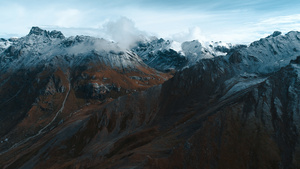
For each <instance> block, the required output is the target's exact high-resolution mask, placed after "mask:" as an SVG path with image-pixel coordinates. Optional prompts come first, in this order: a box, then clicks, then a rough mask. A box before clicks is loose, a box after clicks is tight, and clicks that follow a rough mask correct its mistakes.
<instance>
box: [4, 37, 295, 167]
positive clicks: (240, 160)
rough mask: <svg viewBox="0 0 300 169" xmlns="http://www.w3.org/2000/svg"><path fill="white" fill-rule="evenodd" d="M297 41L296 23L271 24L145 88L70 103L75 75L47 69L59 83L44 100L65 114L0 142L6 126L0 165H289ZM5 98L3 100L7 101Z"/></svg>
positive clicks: (292, 160) (291, 162)
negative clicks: (279, 28)
mask: <svg viewBox="0 0 300 169" xmlns="http://www.w3.org/2000/svg"><path fill="white" fill-rule="evenodd" d="M164 43H166V42H164ZM191 43H192V44H194V43H197V42H196V41H194V42H191ZM150 46H151V45H150ZM183 46H184V45H183ZM145 49H146V50H148V49H149V47H148V48H145ZM189 50H191V53H194V52H195V51H193V50H192V49H189ZM299 50H300V33H299V32H289V33H288V34H286V35H280V33H278V32H275V33H274V34H273V35H271V36H269V37H267V38H263V39H261V40H259V41H256V42H253V43H252V44H251V45H249V46H235V47H232V48H231V49H229V50H228V51H227V49H226V51H224V52H226V53H227V54H226V55H225V56H224V55H220V56H218V57H212V58H205V59H199V60H198V61H197V63H195V64H193V65H189V66H188V68H185V69H183V70H181V71H178V72H176V74H175V75H174V77H172V78H171V79H169V80H167V81H166V82H164V83H163V84H160V85H157V86H154V87H152V88H149V89H147V90H145V91H140V92H135V93H130V94H127V95H124V96H121V97H116V98H117V99H114V100H113V99H110V100H106V101H105V102H104V101H103V102H99V101H95V100H99V98H97V99H94V102H90V104H85V105H83V106H77V107H76V106H75V105H80V100H79V99H78V96H77V97H75V96H76V90H75V88H74V87H73V86H76V85H75V84H76V83H75V82H72V81H73V80H70V81H71V83H69V84H71V85H68V79H69V78H68V77H69V76H71V75H72V76H71V77H73V78H74V77H76V76H73V74H74V73H73V74H72V73H70V74H68V73H67V74H66V75H67V76H66V77H67V78H65V80H61V81H58V80H55V77H59V76H62V75H65V74H56V76H54V78H52V82H51V84H53V85H54V86H55V85H56V84H59V83H61V84H64V85H63V86H66V87H65V89H63V88H57V87H56V88H55V89H59V90H58V91H57V92H56V93H59V91H60V92H61V93H60V95H59V94H56V95H54V96H55V97H54V96H52V97H51V98H53V99H52V100H53V101H52V102H51V104H52V105H54V106H55V105H56V106H57V108H56V111H57V112H58V113H59V115H58V116H60V114H64V115H65V116H64V117H66V116H68V118H62V119H63V121H60V122H59V121H58V123H57V124H58V125H55V126H54V125H53V127H52V128H51V129H49V130H47V129H48V128H47V127H49V128H50V127H51V125H49V126H46V128H45V127H44V128H43V129H41V130H36V131H37V132H36V133H38V134H36V135H33V136H32V135H31V136H30V135H29V136H24V138H23V141H22V139H21V141H20V142H18V143H17V144H14V145H11V144H9V143H8V142H9V141H10V138H15V137H17V136H16V135H12V134H11V135H9V136H10V137H9V139H7V140H5V139H4V140H3V143H2V145H1V146H2V147H1V148H2V151H1V153H0V167H1V168H233V169H234V168H237V169H241V168H280V169H281V168H284V169H288V168H299V167H300V163H299V161H300V145H299V139H300V138H299V136H300V133H299V131H300V128H299V126H300V109H299V107H300V99H299V98H300V78H299V76H300V74H299V73H300V56H299V55H300V54H299ZM146 53H147V52H146ZM154 53H155V52H154ZM157 53H158V52H157ZM137 56H138V55H137ZM147 56H148V55H145V56H144V57H143V56H141V58H142V59H143V60H144V59H145V58H146V57H147ZM168 56H170V55H167V56H166V57H167V58H166V57H163V55H160V56H159V57H161V58H162V59H156V62H158V64H157V65H161V66H162V65H164V64H165V65H167V64H166V63H168V62H162V60H166V61H167V60H169V63H170V66H169V67H168V68H170V67H172V66H174V62H175V60H176V59H174V58H173V57H170V58H168ZM185 56H186V55H185ZM157 57H158V55H157V56H156V58H157ZM159 57H158V58H159ZM174 57H175V55H174ZM176 57H177V55H176ZM154 61H155V59H154V60H153V62H154ZM172 61H174V62H172ZM140 63H141V64H143V63H142V61H141V62H140ZM177 63H178V62H177ZM148 64H149V63H148ZM162 68H166V66H162ZM172 68H176V67H172ZM182 68H183V67H182ZM71 70H72V69H70V70H69V72H72V71H71ZM147 70H150V68H149V69H147ZM164 70H166V69H164ZM61 72H63V71H61ZM75 72H76V71H75ZM75 74H76V73H75ZM159 75H160V76H162V75H165V74H162V73H160V74H159ZM44 76H48V75H47V74H46V75H44ZM61 79H63V78H61ZM31 80H32V79H28V81H31ZM33 81H34V80H33ZM41 83H42V82H41ZM157 84H158V82H157ZM16 85H17V84H16ZM58 86H60V85H58ZM51 89H52V88H49V90H48V91H53V90H51ZM2 91H3V90H2ZM2 91H1V92H2ZM30 91H32V92H33V91H34V90H33V89H31V90H30ZM72 93H73V94H72ZM20 94H21V92H20ZM14 98H15V97H13V99H11V101H10V100H9V102H12V101H14V103H15V105H17V104H16V103H17V102H20V100H16V99H14ZM57 98H62V99H58V102H57V103H56V102H55V101H56V100H55V99H57ZM74 98H76V99H74ZM48 99H49V97H48ZM74 100H75V101H74ZM100 100H101V99H100ZM76 101H77V102H76ZM43 103H47V102H45V100H44V101H43ZM74 103H76V104H74ZM68 106H69V107H72V108H68V109H67V107H68ZM3 107H4V106H3ZM20 107H22V106H20ZM40 107H41V106H40ZM46 107H47V106H46ZM36 108H37V107H36ZM59 108H60V109H59ZM12 110H14V109H13V108H12V106H11V109H10V111H7V112H13V111H12ZM56 111H54V112H56ZM32 112H33V111H32ZM32 112H31V113H28V114H27V115H26V116H27V117H28V116H29V115H30V116H34V113H32ZM41 115H44V114H43V113H41ZM41 115H40V116H37V117H41ZM44 116H45V115H44ZM32 121H35V119H32ZM38 121H41V120H40V119H39V120H38ZM22 124H23V126H26V125H25V122H23V123H22ZM42 124H43V123H42ZM39 133H40V134H39ZM6 136H8V135H6ZM26 138H27V139H28V138H29V139H28V140H26ZM24 139H25V140H24ZM4 144H5V146H6V147H10V148H8V149H7V148H5V147H4V146H3V145H4Z"/></svg>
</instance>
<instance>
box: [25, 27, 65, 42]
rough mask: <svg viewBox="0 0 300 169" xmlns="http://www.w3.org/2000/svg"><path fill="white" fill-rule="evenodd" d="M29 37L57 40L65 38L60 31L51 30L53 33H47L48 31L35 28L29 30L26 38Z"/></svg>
mask: <svg viewBox="0 0 300 169" xmlns="http://www.w3.org/2000/svg"><path fill="white" fill-rule="evenodd" d="M30 35H36V36H45V37H48V38H59V39H64V38H65V36H64V35H63V34H62V33H61V32H60V31H56V30H53V31H51V32H49V31H46V30H43V29H41V28H39V27H36V26H34V27H32V28H31V30H30V32H29V34H28V36H30Z"/></svg>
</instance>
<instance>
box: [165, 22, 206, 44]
mask: <svg viewBox="0 0 300 169" xmlns="http://www.w3.org/2000/svg"><path fill="white" fill-rule="evenodd" d="M170 38H171V39H172V40H174V41H177V42H180V43H182V42H184V41H191V40H198V41H199V42H205V41H207V38H206V36H204V34H203V32H202V31H201V29H200V28H199V27H197V26H196V27H192V28H189V29H188V30H187V31H183V32H179V33H176V34H173V35H171V37H170Z"/></svg>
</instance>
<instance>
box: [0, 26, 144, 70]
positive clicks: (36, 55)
mask: <svg viewBox="0 0 300 169" xmlns="http://www.w3.org/2000/svg"><path fill="white" fill-rule="evenodd" d="M2 43H3V44H4V43H7V42H1V43H0V44H2ZM9 45H10V46H8V45H7V46H5V47H2V46H3V45H2V46H1V47H2V49H3V50H2V52H1V53H0V65H1V70H6V69H12V70H13V69H19V68H27V67H31V66H36V65H44V64H50V63H52V62H55V63H54V64H52V65H64V67H70V66H73V65H74V64H83V63H82V62H87V61H89V62H92V60H93V59H94V60H93V62H94V63H96V62H99V63H98V64H105V65H108V66H111V67H116V68H121V69H123V68H128V67H132V68H134V67H137V66H140V65H143V66H145V64H144V63H143V62H142V60H141V59H140V58H139V57H138V56H137V55H136V54H134V53H133V52H131V51H127V50H123V49H121V48H120V47H119V46H118V45H117V44H116V43H113V42H109V41H107V40H105V39H101V38H94V37H90V36H75V37H68V38H65V36H64V35H63V34H62V33H61V32H60V31H55V30H54V31H46V30H43V29H41V28H39V27H32V29H31V30H30V32H29V34H28V35H26V36H24V37H22V38H19V39H17V40H15V41H14V42H10V43H9ZM57 58H58V59H57Z"/></svg>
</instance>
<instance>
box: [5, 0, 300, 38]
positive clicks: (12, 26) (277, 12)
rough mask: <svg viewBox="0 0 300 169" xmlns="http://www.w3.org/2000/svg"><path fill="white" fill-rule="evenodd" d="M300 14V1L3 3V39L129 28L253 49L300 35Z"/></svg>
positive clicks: (100, 33)
mask: <svg viewBox="0 0 300 169" xmlns="http://www.w3.org/2000/svg"><path fill="white" fill-rule="evenodd" d="M299 9H300V1H299V0H289V1H286V0H251V1H246V0H243V1H242V0H184V1H183V0H85V1H82V0H64V1H63V2H62V1H61V0H51V1H49V0H47V1H45V0H39V1H33V0H6V1H4V0H1V1H0V16H1V17H0V23H1V24H0V25H1V26H0V37H4V38H8V37H21V36H25V35H26V34H28V32H29V30H30V28H31V27H32V26H39V27H41V28H44V29H47V30H53V29H57V30H61V31H62V32H63V33H64V34H65V35H66V36H71V35H76V34H81V35H92V36H99V37H102V36H103V37H105V36H106V34H107V33H110V34H112V33H117V32H119V31H124V30H122V29H123V28H124V27H125V28H124V29H126V31H128V29H132V31H131V32H130V33H138V34H143V33H144V34H148V35H156V36H159V37H164V38H172V39H175V40H178V41H183V40H192V39H199V40H202V41H210V40H213V41H224V42H232V43H249V42H252V41H254V40H257V39H259V38H261V37H265V36H267V35H268V34H271V33H272V32H273V31H275V30H279V31H282V32H284V33H286V32H288V31H291V30H298V31H300V10H299ZM114 25H115V26H116V27H117V28H112V27H111V26H114ZM108 29H114V31H110V30H108ZM110 36H112V35H110Z"/></svg>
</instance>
